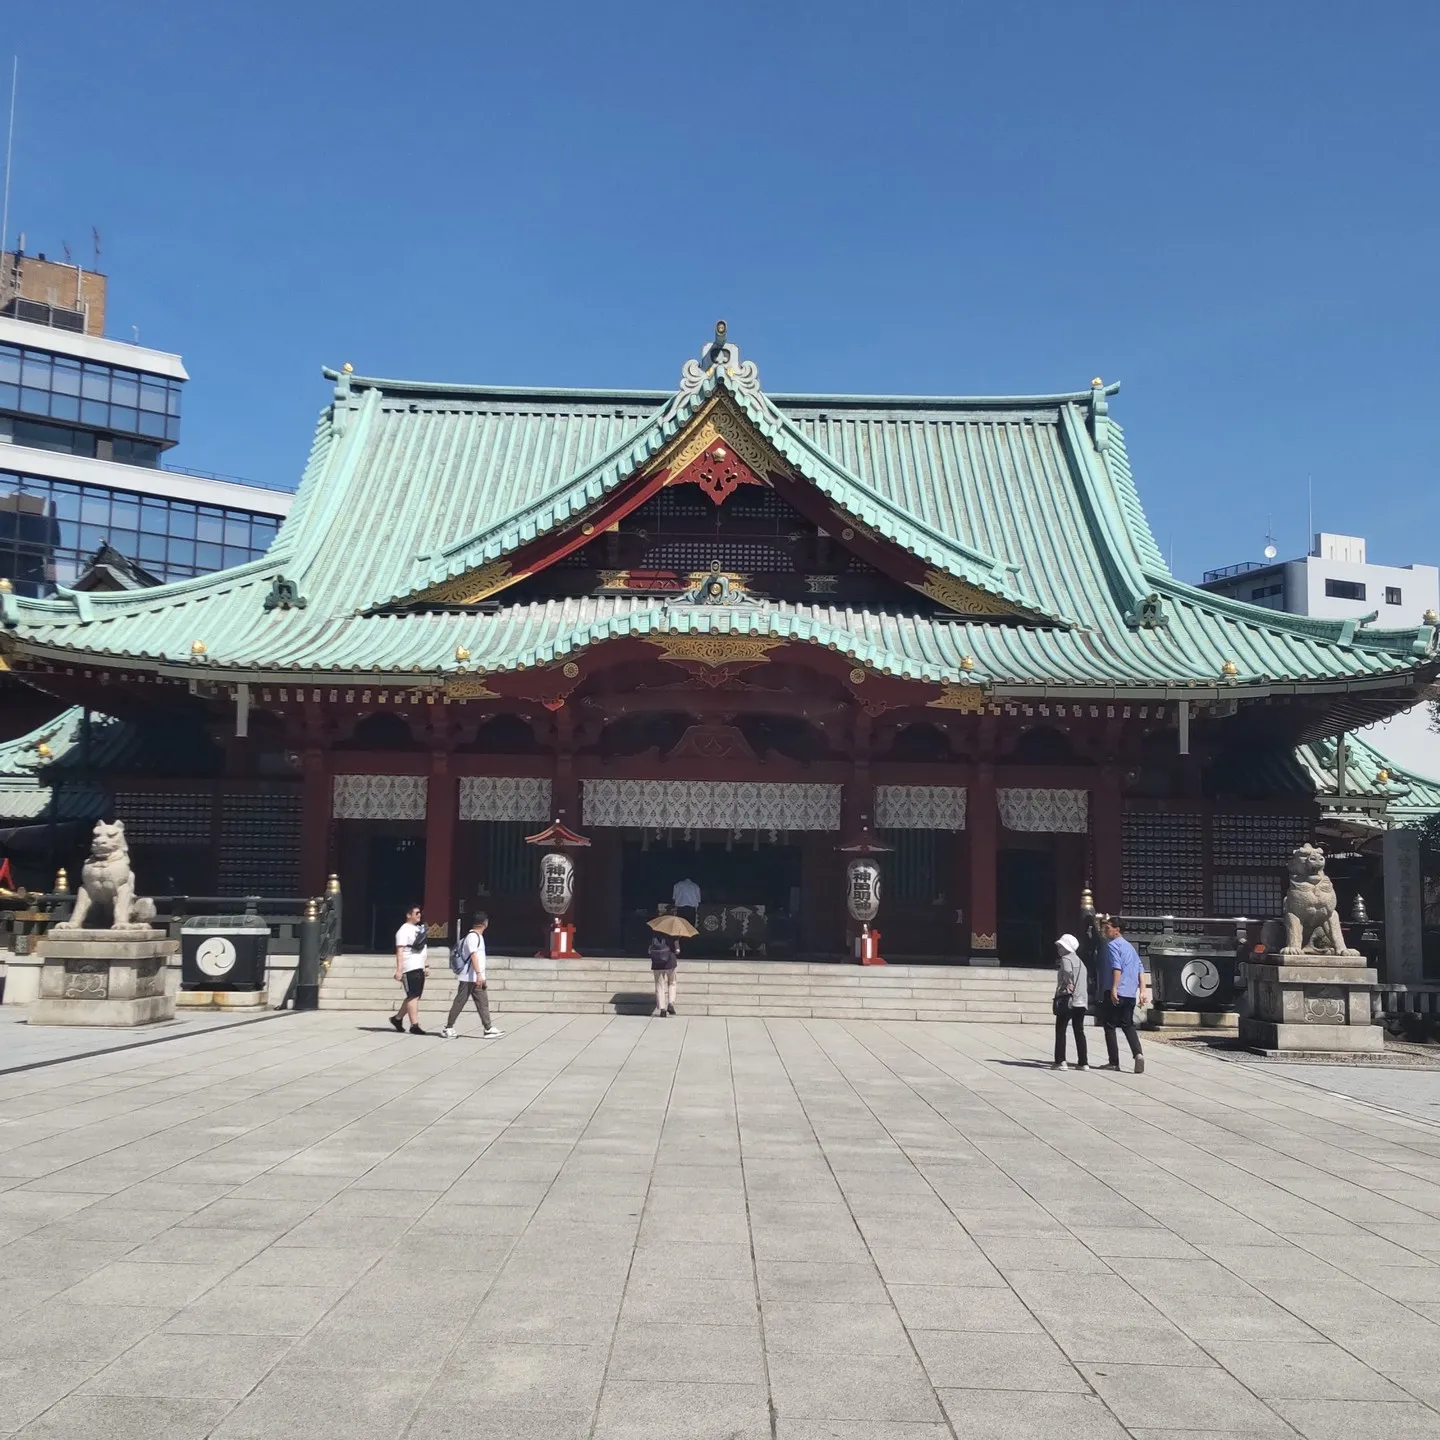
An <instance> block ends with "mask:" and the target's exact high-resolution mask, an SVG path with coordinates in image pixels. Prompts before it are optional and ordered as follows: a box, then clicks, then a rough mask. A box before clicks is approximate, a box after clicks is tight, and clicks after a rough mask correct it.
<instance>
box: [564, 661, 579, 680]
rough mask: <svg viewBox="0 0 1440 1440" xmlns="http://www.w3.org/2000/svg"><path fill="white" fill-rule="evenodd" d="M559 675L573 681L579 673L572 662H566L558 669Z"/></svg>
mask: <svg viewBox="0 0 1440 1440" xmlns="http://www.w3.org/2000/svg"><path fill="white" fill-rule="evenodd" d="M560 673H561V674H562V675H563V676H564V677H565V678H566V679H567V680H573V679H574V678H575V677H576V676H577V675H578V674H579V673H580V667H579V666H578V665H577V664H576V663H575V662H574V661H573V660H567V661H566V662H565V663H564V664H563V665H562V666H561V667H560Z"/></svg>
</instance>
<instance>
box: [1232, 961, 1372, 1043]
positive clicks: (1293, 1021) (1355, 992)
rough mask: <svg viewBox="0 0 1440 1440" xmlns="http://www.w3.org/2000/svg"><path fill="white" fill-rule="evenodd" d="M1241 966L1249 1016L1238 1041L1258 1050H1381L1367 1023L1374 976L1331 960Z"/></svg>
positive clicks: (1362, 966) (1370, 1024)
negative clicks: (1243, 967) (1243, 970)
mask: <svg viewBox="0 0 1440 1440" xmlns="http://www.w3.org/2000/svg"><path fill="white" fill-rule="evenodd" d="M1275 960H1276V961H1278V962H1279V963H1277V964H1257V963H1255V962H1248V963H1247V964H1246V965H1245V980H1246V994H1247V996H1248V999H1249V1007H1248V1008H1249V1014H1247V1015H1245V1016H1243V1017H1242V1018H1241V1021H1240V1039H1241V1041H1242V1042H1243V1043H1244V1044H1246V1045H1249V1046H1251V1047H1253V1048H1254V1049H1257V1050H1278V1051H1284V1052H1288V1053H1294V1052H1306V1051H1308V1052H1311V1053H1316V1054H1327V1053H1328V1054H1344V1055H1355V1054H1361V1053H1366V1052H1374V1051H1377V1050H1383V1049H1384V1048H1385V1032H1384V1030H1382V1029H1381V1028H1380V1026H1378V1025H1376V1024H1374V1023H1373V1022H1372V1020H1371V1011H1370V1006H1371V996H1372V995H1373V994H1374V992H1375V983H1376V974H1375V971H1374V970H1371V969H1367V968H1366V967H1365V966H1364V965H1363V964H1347V963H1346V962H1345V960H1343V959H1340V958H1338V957H1333V956H1319V957H1316V958H1314V959H1310V958H1308V957H1302V956H1299V955H1297V956H1295V957H1293V959H1292V957H1289V956H1284V955H1279V954H1277V955H1275Z"/></svg>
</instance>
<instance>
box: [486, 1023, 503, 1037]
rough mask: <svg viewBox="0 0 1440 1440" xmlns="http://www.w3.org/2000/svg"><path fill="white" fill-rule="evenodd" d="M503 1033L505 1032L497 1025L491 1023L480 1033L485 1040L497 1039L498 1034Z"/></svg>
mask: <svg viewBox="0 0 1440 1440" xmlns="http://www.w3.org/2000/svg"><path fill="white" fill-rule="evenodd" d="M504 1033H505V1032H504V1031H503V1030H501V1029H500V1028H499V1027H498V1026H495V1025H492V1026H491V1027H490V1028H489V1029H488V1030H486V1031H484V1032H483V1033H482V1038H483V1039H485V1040H498V1039H499V1038H500V1036H502V1035H503V1034H504Z"/></svg>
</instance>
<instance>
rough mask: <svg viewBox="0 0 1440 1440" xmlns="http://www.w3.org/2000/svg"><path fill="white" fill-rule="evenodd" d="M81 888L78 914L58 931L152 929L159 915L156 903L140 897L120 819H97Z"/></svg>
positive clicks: (81, 875) (76, 902)
mask: <svg viewBox="0 0 1440 1440" xmlns="http://www.w3.org/2000/svg"><path fill="white" fill-rule="evenodd" d="M80 881H81V884H80V890H79V893H78V894H77V895H76V896H75V913H74V914H73V915H71V917H70V918H69V919H68V920H62V921H60V922H59V924H57V925H55V926H54V927H53V928H54V929H56V930H86V929H90V930H103V929H105V928H106V927H107V926H109V927H110V928H112V929H115V930H144V929H148V928H149V926H148V924H147V922H148V921H150V920H153V919H154V918H155V902H154V901H153V900H144V899H139V898H137V897H136V894H135V872H134V871H133V870H131V868H130V847H129V846H128V845H127V844H126V843H125V825H124V822H123V821H120V820H117V821H115V823H114V824H113V825H107V824H106V823H105V822H104V821H103V820H101V821H99V822H97V824H96V826H95V834H94V837H93V839H92V840H91V843H90V858H89V859H88V860H87V861H86V862H85V865H84V868H83V869H82V870H81V872H80Z"/></svg>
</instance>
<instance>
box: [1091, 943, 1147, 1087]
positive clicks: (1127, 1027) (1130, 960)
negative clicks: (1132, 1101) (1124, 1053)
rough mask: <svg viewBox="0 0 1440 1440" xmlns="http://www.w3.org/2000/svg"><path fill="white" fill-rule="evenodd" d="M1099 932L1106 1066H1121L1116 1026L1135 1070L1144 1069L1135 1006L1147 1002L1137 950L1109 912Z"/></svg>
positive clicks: (1101, 1013) (1114, 1068) (1102, 1021)
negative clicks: (1105, 972)
mask: <svg viewBox="0 0 1440 1440" xmlns="http://www.w3.org/2000/svg"><path fill="white" fill-rule="evenodd" d="M1100 933H1101V935H1102V936H1103V937H1104V940H1105V955H1104V960H1103V962H1102V963H1103V968H1104V970H1108V972H1109V974H1108V983H1106V984H1105V990H1104V1004H1103V1005H1102V1006H1101V1010H1100V1023H1101V1025H1103V1026H1104V1028H1105V1053H1106V1055H1107V1057H1108V1060H1107V1062H1106V1065H1105V1068H1106V1069H1107V1070H1118V1069H1119V1068H1120V1047H1119V1046H1118V1045H1117V1044H1116V1041H1115V1032H1116V1030H1123V1031H1124V1032H1125V1041H1126V1043H1127V1044H1128V1045H1129V1046H1130V1054H1131V1057H1132V1058H1133V1059H1134V1061H1135V1073H1136V1074H1137V1075H1143V1074H1144V1073H1145V1057H1144V1055H1143V1054H1141V1052H1140V1037H1139V1036H1138V1035H1137V1034H1136V1033H1135V1007H1136V1005H1139V1007H1140V1008H1141V1009H1142V1010H1143V1009H1145V1008H1146V1006H1147V1004H1148V997H1147V996H1146V993H1145V967H1144V965H1143V964H1142V963H1141V960H1140V955H1139V952H1138V951H1137V950H1136V949H1135V947H1134V946H1133V945H1132V944H1131V943H1130V942H1129V941H1128V940H1127V939H1126V938H1125V936H1124V935H1123V934H1122V933H1121V925H1120V921H1119V920H1118V919H1116V917H1115V916H1113V915H1108V916H1106V917H1105V919H1104V920H1103V921H1101V930H1100Z"/></svg>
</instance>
